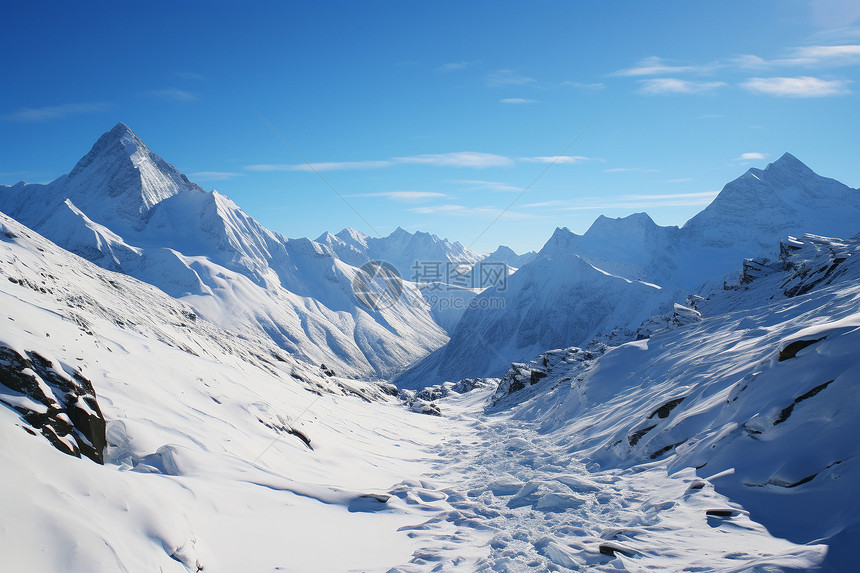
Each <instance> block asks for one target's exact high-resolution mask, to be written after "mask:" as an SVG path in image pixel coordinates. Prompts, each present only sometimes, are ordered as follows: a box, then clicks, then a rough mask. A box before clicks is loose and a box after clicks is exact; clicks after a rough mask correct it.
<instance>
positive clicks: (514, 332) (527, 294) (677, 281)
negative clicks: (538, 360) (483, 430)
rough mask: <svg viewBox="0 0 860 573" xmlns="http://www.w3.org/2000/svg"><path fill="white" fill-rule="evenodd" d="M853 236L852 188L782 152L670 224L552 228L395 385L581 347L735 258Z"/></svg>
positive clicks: (630, 324) (855, 198)
mask: <svg viewBox="0 0 860 573" xmlns="http://www.w3.org/2000/svg"><path fill="white" fill-rule="evenodd" d="M858 231H860V191H858V190H857V189H852V188H850V187H847V186H846V185H843V184H842V183H839V182H838V181H835V180H833V179H828V178H826V177H821V176H820V175H817V174H816V173H814V172H813V171H812V170H811V169H809V168H808V167H807V166H806V165H804V164H803V163H801V162H800V161H799V160H798V159H797V158H795V157H794V156H792V155H791V154H788V153H786V154H785V155H783V156H782V157H781V158H779V159H778V160H777V161H775V162H773V163H771V164H770V165H768V166H767V167H766V168H765V169H764V170H761V169H750V170H749V171H747V172H746V173H745V174H743V175H742V176H740V177H739V178H737V179H735V180H734V181H732V182H730V183H728V184H727V185H726V186H725V187H724V188H723V190H722V191H721V192H720V193H719V195H717V197H716V198H715V199H714V201H713V202H712V203H711V204H710V205H709V206H708V207H706V208H705V209H704V210H703V211H701V212H700V213H699V214H698V215H696V216H695V217H693V218H692V219H690V220H689V221H688V222H687V223H686V224H685V225H684V226H683V227H680V228H679V227H675V226H670V227H662V226H659V225H657V224H656V223H654V221H653V220H652V219H651V218H650V217H649V216H648V215H647V214H645V213H635V214H633V215H629V216H627V217H624V218H618V219H610V218H607V217H603V216H601V217H599V218H598V219H597V220H596V221H595V222H594V224H592V226H591V227H590V228H589V229H588V231H586V232H585V234H583V235H577V234H576V233H573V232H571V231H569V230H568V229H556V231H555V233H553V235H552V237H550V239H549V241H547V243H546V244H545V245H544V247H543V248H542V249H541V250H540V252H539V253H538V254H537V256H536V258H535V260H533V261H532V262H529V263H527V264H524V265H523V266H522V267H521V268H520V269H519V270H518V271H517V272H516V273H515V274H514V275H512V276H511V277H510V279H509V280H508V284H507V289H505V290H501V289H499V288H488V289H486V290H484V291H483V292H482V293H481V294H479V295H478V296H477V297H476V299H475V301H474V302H473V304H471V305H470V307H469V308H468V309H467V310H466V311H465V312H464V314H463V316H462V318H461V319H460V321H459V322H458V324H457V326H456V328H455V329H454V330H453V331H451V341H450V342H449V343H448V344H447V345H446V346H444V347H442V348H440V349H438V350H436V351H435V352H433V353H432V354H431V355H430V356H428V357H427V358H425V359H424V360H422V361H421V362H419V363H418V364H416V365H414V366H413V367H412V368H410V370H409V371H407V372H405V373H403V374H402V375H401V376H400V377H399V378H398V381H397V383H398V384H400V385H403V386H406V387H420V386H424V385H426V384H428V383H438V382H441V381H443V380H459V379H461V378H466V377H476V376H500V375H501V374H502V373H503V372H504V371H505V369H506V368H507V367H508V365H509V364H510V363H511V362H514V361H522V360H527V359H529V358H530V357H531V356H534V355H535V354H536V353H537V352H540V350H538V349H540V348H542V349H551V348H563V347H566V346H571V345H586V344H587V343H588V342H589V341H590V340H591V339H592V338H595V337H597V336H600V335H605V334H607V332H609V331H611V330H612V329H613V328H628V329H635V328H636V327H637V326H638V325H639V323H640V322H641V321H642V320H643V319H644V318H646V317H647V316H648V315H649V314H658V313H661V312H666V311H668V310H669V309H671V305H672V303H673V302H678V301H681V302H683V301H684V299H685V297H686V295H687V294H689V293H691V292H693V291H698V290H702V289H703V288H704V287H703V283H705V282H706V281H708V280H709V279H715V280H717V284H720V283H721V282H722V279H723V278H724V277H725V275H727V274H728V273H732V272H734V274H733V276H734V277H736V276H737V269H739V268H740V267H741V264H742V262H743V260H744V258H746V257H757V256H764V257H769V258H770V259H775V258H776V257H777V256H778V254H779V253H778V250H777V245H778V244H779V240H780V238H783V237H785V236H787V235H791V234H794V235H801V234H803V233H805V232H809V233H816V234H824V235H834V236H852V235H853V234H855V233H857V232H858ZM493 300H496V301H499V302H498V303H497V304H492V302H491V301H493ZM500 306H501V307H502V309H501V310H495V309H498V308H499V307H500Z"/></svg>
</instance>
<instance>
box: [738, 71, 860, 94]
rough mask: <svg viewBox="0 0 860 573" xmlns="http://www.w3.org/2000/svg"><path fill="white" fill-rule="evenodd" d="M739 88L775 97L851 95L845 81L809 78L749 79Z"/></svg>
mask: <svg viewBox="0 0 860 573" xmlns="http://www.w3.org/2000/svg"><path fill="white" fill-rule="evenodd" d="M741 87H742V88H743V89H745V90H747V91H750V92H753V93H758V94H764V95H771V96H777V97H798V98H808V97H832V96H841V95H847V94H850V93H851V91H850V90H849V89H848V82H847V81H846V80H823V79H821V78H815V77H811V76H799V77H792V78H786V77H777V78H750V79H748V80H747V81H745V82H743V83H742V84H741Z"/></svg>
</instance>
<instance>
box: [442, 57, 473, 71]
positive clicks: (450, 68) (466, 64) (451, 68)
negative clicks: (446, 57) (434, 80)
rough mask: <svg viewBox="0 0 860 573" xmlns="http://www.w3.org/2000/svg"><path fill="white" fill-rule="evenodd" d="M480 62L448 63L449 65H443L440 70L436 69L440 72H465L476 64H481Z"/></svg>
mask: <svg viewBox="0 0 860 573" xmlns="http://www.w3.org/2000/svg"><path fill="white" fill-rule="evenodd" d="M480 63H481V62H480V61H479V60H474V61H468V60H464V61H462V62H448V63H447V64H442V65H441V66H439V67H438V68H436V69H437V70H438V71H440V72H456V71H458V70H465V69H466V68H468V67H471V66H474V65H476V64H480Z"/></svg>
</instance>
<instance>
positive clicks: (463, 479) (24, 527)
mask: <svg viewBox="0 0 860 573" xmlns="http://www.w3.org/2000/svg"><path fill="white" fill-rule="evenodd" d="M795 246H797V244H796V243H792V247H791V248H793V247H795ZM787 248H789V247H787ZM852 256H853V255H852ZM834 261H835V259H834ZM831 264H832V263H831ZM816 270H817V263H816V264H815V265H812V266H809V267H801V268H799V269H798V272H797V273H795V275H792V278H791V279H790V282H789V283H788V284H786V285H785V288H786V289H790V290H791V291H792V292H795V290H796V291H797V292H799V291H800V290H803V289H804V288H807V287H810V285H812V287H811V288H816V287H815V286H814V285H815V284H819V285H824V284H825V283H826V282H827V281H828V280H830V278H831V277H835V276H837V274H838V273H835V272H831V273H830V275H828V276H826V277H825V275H826V274H827V273H826V271H825V272H822V273H816V272H815V271H816ZM852 278H854V277H853V276H852ZM0 279H2V280H0V355H2V357H3V360H2V361H0V440H2V443H3V448H0V467H2V468H3V471H2V472H0V513H2V515H4V516H14V518H15V519H14V527H12V526H9V527H6V528H5V529H4V532H3V535H0V568H2V569H3V570H4V571H5V570H9V571H59V570H62V571H69V572H75V573H78V572H80V573H84V572H86V573H92V572H102V571H104V572H108V571H164V572H165V573H169V572H175V573H179V572H189V571H190V572H194V573H196V572H199V571H211V572H215V573H218V572H232V571H280V570H285V571H302V572H314V571H320V572H329V571H380V572H381V571H403V572H408V573H419V572H421V573H423V572H429V571H464V572H465V571H469V572H471V571H504V570H508V571H518V570H539V571H540V570H549V571H568V570H576V569H578V568H587V569H589V570H595V571H619V570H631V571H636V570H642V569H643V568H647V569H649V570H672V571H680V570H709V571H711V570H719V571H749V570H766V571H775V570H780V569H781V568H783V567H784V568H792V567H797V568H805V569H808V568H810V567H814V566H815V565H816V564H818V563H820V562H821V560H822V556H823V555H824V553H825V552H826V551H827V547H826V546H824V545H821V544H809V545H797V544H794V543H791V542H789V541H786V540H783V539H778V538H774V537H773V536H771V535H770V534H768V532H767V531H766V530H765V529H764V528H763V527H762V526H761V525H759V524H758V523H756V522H755V521H754V520H753V519H751V518H750V516H748V515H746V513H745V512H744V511H743V510H742V509H740V508H738V507H737V506H736V505H734V504H732V503H731V502H730V501H729V500H727V499H726V498H725V497H724V496H723V495H721V494H720V493H718V492H715V491H714V490H713V488H712V487H710V485H705V487H704V488H703V489H701V490H698V489H694V488H696V487H699V484H700V483H701V480H699V479H696V478H695V476H694V474H693V470H692V469H690V468H686V469H683V470H681V471H678V472H675V473H673V474H671V475H670V474H668V473H667V467H670V466H669V460H667V459H662V460H657V461H656V462H655V461H652V460H647V462H646V463H644V464H642V463H639V462H638V458H637V459H629V460H626V461H625V460H622V462H618V461H613V462H612V463H606V464H604V465H605V467H601V466H599V465H598V464H596V463H594V459H593V458H590V457H589V456H591V455H592V454H591V450H592V449H594V448H593V446H594V443H593V442H591V441H589V440H587V439H586V440H577V439H575V438H576V437H577V436H579V435H580V434H579V433H584V434H587V433H588V431H589V430H588V429H586V428H584V427H583V424H582V423H580V421H579V420H565V421H564V422H572V424H571V425H570V426H568V425H567V424H566V423H562V422H563V421H562V420H558V419H553V418H552V417H551V416H549V415H547V416H546V417H544V415H543V414H544V413H542V412H538V411H537V410H533V409H531V408H530V403H529V402H527V401H526V402H525V403H524V404H523V405H522V409H516V408H515V409H514V410H513V411H512V414H513V415H511V413H508V412H506V413H503V414H494V415H492V416H489V417H488V416H486V415H485V414H484V413H483V405H484V404H485V402H486V400H487V399H489V398H490V397H491V395H492V393H493V390H494V388H495V385H494V384H492V383H490V384H488V383H486V382H475V381H472V382H473V383H462V384H457V385H447V386H446V387H445V389H444V390H445V391H444V392H440V395H444V396H445V397H444V398H442V399H441V400H440V401H439V404H440V406H441V410H442V412H443V413H444V416H443V417H438V416H424V415H421V414H415V413H411V412H409V411H408V410H407V409H405V408H403V407H402V406H400V405H399V404H397V403H396V402H395V401H393V400H392V399H391V398H390V397H389V396H388V395H387V393H388V392H391V391H392V388H391V386H390V385H377V384H373V383H367V382H360V381H354V380H346V379H343V378H341V377H339V376H332V375H331V372H330V371H328V369H322V368H309V367H308V366H307V365H306V364H305V363H302V362H300V361H296V360H294V359H293V358H292V357H290V356H289V355H287V354H286V353H284V352H283V351H282V350H281V349H280V348H278V347H277V346H276V345H274V344H273V343H272V342H271V341H270V340H268V339H267V338H265V337H256V338H255V337H250V336H237V335H235V334H233V333H231V332H229V331H226V330H223V329H221V328H219V327H217V326H216V325H214V324H211V323H209V322H207V321H205V320H203V319H201V318H199V317H198V316H197V315H196V314H195V312H194V310H193V309H192V308H191V307H190V306H188V305H187V304H185V303H183V302H182V301H177V300H176V299H173V298H171V297H169V296H167V295H165V294H164V293H163V292H162V291H160V290H159V289H156V288H155V287H153V286H151V285H148V284H145V283H142V282H139V281H137V280H135V279H133V278H130V277H128V276H125V275H123V274H118V273H113V272H109V271H105V270H103V269H101V268H98V267H96V266H95V265H93V264H91V263H89V262H87V261H85V260H83V259H81V258H79V257H77V256H74V255H72V254H69V253H68V252H66V251H63V250H62V249H60V248H58V247H57V246H56V245H54V244H52V243H51V242H49V241H47V240H45V239H44V238H42V237H40V236H38V235H37V234H36V233H34V232H33V231H31V230H29V229H27V228H25V227H23V226H22V225H20V224H19V223H17V222H16V221H14V220H12V219H9V218H8V217H5V216H3V215H0ZM819 279H823V280H819ZM759 280H765V279H759ZM780 284H781V283H780ZM804 285H805V286H804ZM834 286H835V285H834ZM795 287H797V288H795ZM828 288H830V287H828ZM734 292H735V291H732V293H730V294H733V293H734ZM738 292H739V291H738ZM813 292H814V291H813ZM804 296H810V295H804ZM807 310H810V309H808V308H807ZM706 320H707V319H706ZM675 332H681V331H680V330H678V331H675ZM656 340H658V337H654V338H653V339H652V341H656ZM649 342H651V341H649ZM697 342H701V339H699V340H697ZM823 342H824V341H821V342H820V343H823ZM622 348H623V347H622ZM788 348H789V346H786V347H785V348H783V350H786V349H788ZM811 350H813V349H812V348H806V349H803V350H801V351H799V352H798V353H797V355H796V356H795V358H791V359H788V360H786V361H785V362H786V363H788V362H790V361H791V360H804V358H805V356H806V354H804V353H809V352H810V351H811ZM831 350H838V349H831ZM620 351H621V349H617V350H615V351H611V352H609V353H607V354H606V358H609V357H610V356H611V353H612V352H620ZM640 354H641V351H640ZM699 354H700V353H699ZM14 355H18V356H26V357H27V360H30V363H29V365H28V364H27V363H24V362H23V361H16V360H10V359H9V358H10V357H12V356H14ZM686 356H687V355H686V354H684V353H683V352H682V354H681V358H682V360H684V359H686ZM731 358H732V356H727V358H726V360H730V359H731ZM30 366H32V367H30ZM333 366H334V367H335V369H337V365H333ZM701 367H702V368H705V367H706V366H704V365H703V366H701ZM804 368H805V367H804ZM717 371H719V369H717ZM616 373H617V372H616ZM607 375H608V376H610V377H611V376H612V373H611V372H610V373H607ZM553 376H554V373H548V375H547V378H546V380H544V382H545V381H549V380H551V379H552V380H555V379H554V378H552V377H553ZM607 380H608V382H610V383H613V381H612V380H610V379H607ZM84 381H86V382H84ZM840 381H841V377H840V378H838V379H837V381H836V382H833V383H832V384H831V385H830V386H828V387H827V388H825V389H823V390H821V391H820V392H819V393H818V394H817V395H816V396H815V397H812V398H808V399H807V400H802V401H800V402H794V403H795V406H794V408H793V411H792V413H791V415H790V418H789V419H788V420H787V421H785V422H784V423H781V424H780V425H779V426H778V427H788V426H789V425H790V424H791V423H792V422H793V421H794V420H795V419H798V420H799V419H805V418H804V416H806V414H805V413H804V411H803V408H804V407H805V406H807V405H809V404H812V403H813V402H812V400H815V399H817V398H818V397H819V396H821V397H824V396H826V392H828V391H829V390H831V389H833V387H835V386H836V385H837V383H838V382H840ZM72 382H74V384H73V383H72ZM559 382H562V381H561V380H559ZM568 382H569V381H568ZM553 383H554V384H555V382H553ZM10 384H11V386H10ZM562 384H563V382H562ZM72 386H74V387H75V388H76V389H75V392H74V393H68V394H66V390H68V389H69V388H71V387H72ZM14 388H19V389H20V390H23V393H22V392H19V391H16V390H15V389H14ZM544 389H546V385H544V384H543V382H540V383H539V384H536V385H534V386H529V389H523V390H521V391H520V392H523V393H528V392H535V391H537V390H544ZM637 389H638V390H639V391H640V392H641V391H642V387H641V386H634V391H633V392H631V393H630V396H631V400H630V402H629V403H625V402H624V401H621V402H620V405H618V404H616V405H617V406H618V408H617V409H616V410H612V412H610V414H609V415H608V416H607V417H606V418H607V419H610V420H615V421H618V420H621V419H622V417H623V416H624V414H625V412H626V413H628V414H630V415H632V416H634V418H623V419H624V422H626V423H627V424H628V425H629V424H631V423H635V421H636V419H635V416H637V415H639V414H640V412H639V407H638V405H639V404H640V402H642V400H641V399H640V397H639V395H638V394H636V392H635V391H636V390H637ZM470 390H471V391H470ZM50 394H53V396H54V397H53V398H52V397H51V396H50ZM522 395H524V394H520V396H522ZM541 395H542V396H544V397H545V398H546V399H547V402H548V403H549V404H555V405H557V406H559V407H560V408H562V409H563V408H565V407H567V404H566V403H565V402H564V401H559V400H557V398H558V397H559V396H558V395H553V394H551V393H545V394H544V393H541ZM564 395H566V394H564ZM645 395H646V396H649V400H653V397H650V395H647V394H645ZM36 397H41V398H43V399H44V400H43V401H37V400H35V399H34V398H36ZM509 397H510V398H511V399H513V398H514V397H518V394H517V393H514V394H511V395H510V396H509ZM428 398H429V399H433V398H432V397H428ZM73 400H74V401H73ZM44 402H48V403H50V404H52V406H51V407H47V408H45V404H44ZM93 404H95V406H94V405H93ZM56 406H61V407H62V410H60V409H58V408H57V407H56ZM625 406H629V407H628V408H627V410H625V409H624V408H625ZM75 410H78V412H75ZM81 411H84V412H88V415H90V416H91V417H93V418H97V419H100V420H103V422H104V426H101V435H103V436H104V440H105V442H106V443H107V447H105V448H104V449H103V450H102V454H103V459H102V460H99V459H97V458H96V459H87V458H80V459H79V458H76V457H73V456H72V455H67V454H68V453H74V452H73V451H68V450H69V449H68V448H65V447H64V444H65V445H68V444H70V443H82V442H81V440H83V439H84V438H85V437H86V436H87V435H89V436H97V435H99V431H98V430H99V428H98V427H97V426H98V424H92V426H96V427H91V428H90V429H89V431H88V432H87V433H77V431H73V432H72V433H69V434H64V432H65V430H66V429H67V428H65V427H64V423H65V425H69V423H70V422H75V420H78V419H80V412H81ZM437 411H438V410H437ZM551 411H557V410H551ZM673 414H674V412H673ZM798 416H800V418H797V417H798ZM46 418H47V419H48V420H49V421H50V423H46ZM586 419H588V416H586ZM667 419H671V418H667ZM602 421H604V420H601V419H598V420H597V424H596V426H595V428H596V429H595V430H594V432H597V433H598V434H599V436H598V439H601V440H602V439H604V438H603V436H604V435H605V434H606V431H607V430H606V428H605V424H603V425H601V423H602ZM541 423H544V425H545V426H544V428H543V431H542V432H539V431H536V430H541V426H540V424H541ZM75 424H76V426H75V427H76V428H77V426H78V424H77V422H75ZM40 425H41V427H40ZM553 425H554V426H553ZM556 426H558V427H564V428H567V429H569V430H570V433H565V431H561V430H559V431H549V432H547V430H548V429H549V430H551V429H552V428H554V427H556ZM52 428H56V431H57V432H58V433H59V434H63V435H60V436H58V437H57V439H51V437H50V436H52V434H51V432H52V431H54V430H52ZM39 429H41V430H42V431H41V432H39V431H37V430H39ZM655 431H657V430H655ZM586 437H587V436H586ZM72 439H74V440H76V442H72ZM678 451H679V452H680V451H681V448H680V447H679V449H678ZM669 455H671V454H667V456H669ZM99 461H103V462H104V464H103V465H102V464H100V463H98V462H99ZM849 465H850V464H848V462H844V463H843V464H839V467H840V468H843V467H844V468H849ZM673 469H674V468H673ZM816 479H817V478H816ZM713 483H715V484H717V485H718V487H719V481H718V480H717V479H713ZM813 483H815V480H812V481H811V482H808V484H813ZM804 485H805V484H802V485H800V486H797V487H796V488H793V489H792V491H794V490H799V489H800V488H802V487H804ZM691 492H693V493H691ZM837 493H838V491H837ZM849 508H850V506H849ZM714 510H717V511H718V512H726V511H728V512H729V513H730V514H731V515H730V516H729V517H708V513H707V512H709V511H710V512H713V511H714ZM9 523H12V522H9ZM828 541H829V540H828Z"/></svg>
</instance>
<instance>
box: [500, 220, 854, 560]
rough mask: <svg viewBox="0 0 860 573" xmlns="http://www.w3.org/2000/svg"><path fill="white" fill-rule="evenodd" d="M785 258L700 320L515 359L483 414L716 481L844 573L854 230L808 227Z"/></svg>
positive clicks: (705, 310) (849, 507)
mask: <svg viewBox="0 0 860 573" xmlns="http://www.w3.org/2000/svg"><path fill="white" fill-rule="evenodd" d="M782 252H783V256H782V258H781V260H779V261H777V262H775V263H771V264H769V265H765V266H764V268H760V270H759V271H758V272H757V273H756V275H757V276H756V277H755V278H753V277H752V275H750V274H747V276H746V278H745V280H744V281H743V283H741V284H734V285H728V286H729V288H728V289H725V290H723V289H720V290H719V291H715V292H712V293H710V295H709V296H708V297H707V298H706V299H703V300H700V301H698V304H697V307H698V309H699V310H700V311H701V313H702V316H703V319H702V320H701V321H698V322H693V323H690V324H688V325H686V326H682V327H676V328H668V329H666V330H665V331H663V332H658V333H656V334H654V335H653V336H651V337H650V338H649V339H643V340H640V341H635V342H630V343H628V344H624V345H622V346H618V347H615V348H609V349H603V348H598V349H596V350H592V351H590V352H589V351H583V350H580V349H576V348H571V349H567V350H558V351H553V352H549V353H546V354H544V355H542V356H540V357H538V358H537V359H536V360H534V361H533V362H532V363H531V364H529V365H520V366H518V367H517V368H515V369H513V370H511V371H510V372H509V373H508V375H506V378H505V381H503V383H502V384H501V385H500V386H499V390H498V392H497V394H496V397H495V399H494V403H495V405H494V406H493V407H492V408H491V410H493V411H498V410H503V411H509V412H510V414H511V415H512V417H513V419H515V420H522V421H526V420H527V421H530V422H534V423H537V424H539V427H540V432H541V433H542V434H544V435H546V436H547V437H548V438H549V439H550V440H551V441H553V442H564V443H571V444H578V446H577V447H576V450H577V455H584V456H586V458H587V459H589V460H591V461H592V462H593V463H594V467H600V468H603V469H607V468H629V467H633V466H641V465H642V464H649V463H651V462H653V463H657V464H663V465H664V466H665V467H666V468H667V470H668V471H669V472H670V473H671V472H674V471H678V470H682V469H684V468H689V467H695V468H697V473H698V475H699V476H701V477H705V476H713V477H711V478H709V479H707V480H705V481H702V480H699V481H698V482H694V483H695V484H696V485H695V488H694V487H693V486H691V489H690V493H689V495H690V496H697V495H700V494H699V493H698V491H699V490H700V488H704V489H705V490H710V489H711V488H716V490H717V491H719V492H720V493H722V494H724V495H727V496H728V497H729V498H730V499H731V500H732V501H734V502H737V503H740V504H741V505H742V506H743V509H744V510H747V511H749V516H750V517H751V518H753V519H755V520H756V521H758V522H760V523H762V524H763V525H765V526H766V527H767V528H768V530H769V531H770V532H771V533H773V534H774V535H777V536H780V537H785V538H787V539H789V540H791V541H793V542H796V543H813V542H815V543H819V542H824V543H827V544H828V545H830V549H829V552H828V556H827V560H826V563H825V567H824V570H826V571H849V570H852V569H853V568H854V565H855V562H856V559H855V557H854V555H853V551H854V548H856V546H857V543H858V540H860V504H859V503H858V497H857V495H856V492H857V489H858V488H860V465H858V463H857V461H856V460H857V457H858V454H860V447H858V445H857V442H856V440H854V439H853V436H855V435H856V434H857V432H858V431H860V417H858V415H857V408H858V404H860V385H858V381H860V353H858V352H857V349H858V348H860V303H858V301H859V300H860V236H855V237H854V238H852V239H850V240H839V239H827V238H823V237H819V236H814V235H806V236H804V237H803V238H801V239H800V240H797V239H790V240H786V241H784V242H783V244H782ZM655 460H656V461H655ZM714 515H715V516H716V517H715V518H714V519H713V526H714V527H731V526H732V522H733V521H734V519H736V518H737V517H738V516H739V515H742V512H740V511H739V510H738V509H737V508H735V509H733V510H731V511H730V512H729V513H728V514H726V516H725V517H720V516H717V514H714ZM709 519H710V518H709ZM629 546H630V547H631V548H633V549H634V550H635V549H636V547H637V544H636V542H635V540H633V539H630V540H629ZM738 558H745V557H743V556H739V557H738Z"/></svg>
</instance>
